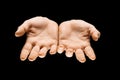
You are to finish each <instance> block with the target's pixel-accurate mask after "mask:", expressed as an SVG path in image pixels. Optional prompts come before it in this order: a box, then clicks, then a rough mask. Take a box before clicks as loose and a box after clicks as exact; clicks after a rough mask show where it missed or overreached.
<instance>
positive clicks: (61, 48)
mask: <svg viewBox="0 0 120 80" xmlns="http://www.w3.org/2000/svg"><path fill="white" fill-rule="evenodd" d="M63 51H64V46H63V45H60V46H59V47H58V51H57V52H58V53H60V54H61V53H62V52H63Z"/></svg>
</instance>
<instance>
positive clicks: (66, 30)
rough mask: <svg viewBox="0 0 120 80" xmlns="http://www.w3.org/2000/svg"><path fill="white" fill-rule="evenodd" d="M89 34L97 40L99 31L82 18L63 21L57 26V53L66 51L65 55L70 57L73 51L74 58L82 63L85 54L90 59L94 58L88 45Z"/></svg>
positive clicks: (84, 59)
mask: <svg viewBox="0 0 120 80" xmlns="http://www.w3.org/2000/svg"><path fill="white" fill-rule="evenodd" d="M90 36H91V37H92V39H93V40H94V41H98V38H99V37H100V32H99V31H98V30H97V29H96V28H95V27H94V26H93V25H92V24H90V23H87V22H85V21H83V20H70V21H65V22H63V23H61V24H60V26H59V46H58V53H62V52H63V51H66V53H65V55H66V56H67V57H72V56H73V53H75V56H76V59H77V60H78V61H79V62H81V63H84V62H85V61H86V58H85V55H86V56H88V57H89V59H91V60H95V59H96V56H95V53H94V51H93V49H92V47H91V45H90Z"/></svg>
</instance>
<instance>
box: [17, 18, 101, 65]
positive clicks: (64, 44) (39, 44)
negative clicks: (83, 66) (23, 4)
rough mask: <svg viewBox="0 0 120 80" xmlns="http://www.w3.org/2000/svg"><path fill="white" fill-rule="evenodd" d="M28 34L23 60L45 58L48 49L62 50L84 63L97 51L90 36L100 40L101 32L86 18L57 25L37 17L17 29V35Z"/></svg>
mask: <svg viewBox="0 0 120 80" xmlns="http://www.w3.org/2000/svg"><path fill="white" fill-rule="evenodd" d="M24 34H26V36H27V39H26V43H25V45H24V46H23V49H22V50H21V54H20V59H21V60H22V61H24V60H26V59H27V58H28V60H29V61H34V60H36V58H37V57H40V58H44V57H45V56H46V54H47V51H48V50H50V52H49V53H50V54H51V55H53V54H56V52H58V53H63V51H66V53H65V55H66V56H67V57H72V56H73V54H74V53H75V56H76V59H77V60H78V61H79V62H81V63H84V62H85V61H86V58H85V55H86V56H88V57H89V59H91V60H95V59H96V56H95V53H94V50H93V49H92V47H91V45H90V37H92V39H93V40H94V41H98V39H99V37H100V32H99V31H98V30H97V29H96V28H95V26H93V25H92V24H90V23H87V22H85V21H83V20H69V21H65V22H63V23H61V24H60V25H59V27H58V24H57V23H56V22H54V21H52V20H50V19H48V18H46V17H41V16H39V17H34V18H31V19H29V20H26V21H25V22H24V23H23V24H22V25H20V26H19V27H18V29H17V31H16V32H15V36H16V37H21V36H23V35H24Z"/></svg>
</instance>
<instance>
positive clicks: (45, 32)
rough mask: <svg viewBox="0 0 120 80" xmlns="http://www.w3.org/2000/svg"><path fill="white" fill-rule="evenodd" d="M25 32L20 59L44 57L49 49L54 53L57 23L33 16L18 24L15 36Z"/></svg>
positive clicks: (30, 59)
mask: <svg viewBox="0 0 120 80" xmlns="http://www.w3.org/2000/svg"><path fill="white" fill-rule="evenodd" d="M25 33H26V35H27V40H26V43H25V45H24V46H23V49H22V51H21V54H20V59H21V60H22V61H24V60H26V59H27V58H28V59H29V61H34V60H36V58H37V57H38V56H39V57H40V58H44V57H45V56H46V54H47V51H48V50H49V49H50V52H49V53H50V54H51V55H52V54H55V53H56V51H57V45H58V25H57V23H56V22H54V21H52V20H50V19H48V18H46V17H34V18H31V19H29V20H26V21H25V22H24V23H23V24H22V25H20V26H19V27H18V29H17V31H16V33H15V36H16V37H20V36H23V35H24V34H25Z"/></svg>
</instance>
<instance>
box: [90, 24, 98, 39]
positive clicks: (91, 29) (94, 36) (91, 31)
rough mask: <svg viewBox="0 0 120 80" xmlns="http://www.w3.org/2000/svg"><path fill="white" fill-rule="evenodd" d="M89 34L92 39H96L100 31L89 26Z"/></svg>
mask: <svg viewBox="0 0 120 80" xmlns="http://www.w3.org/2000/svg"><path fill="white" fill-rule="evenodd" d="M90 34H91V36H92V38H93V40H94V41H98V39H99V38H100V32H99V31H98V30H97V29H96V28H95V27H94V26H92V27H91V28H90Z"/></svg>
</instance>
